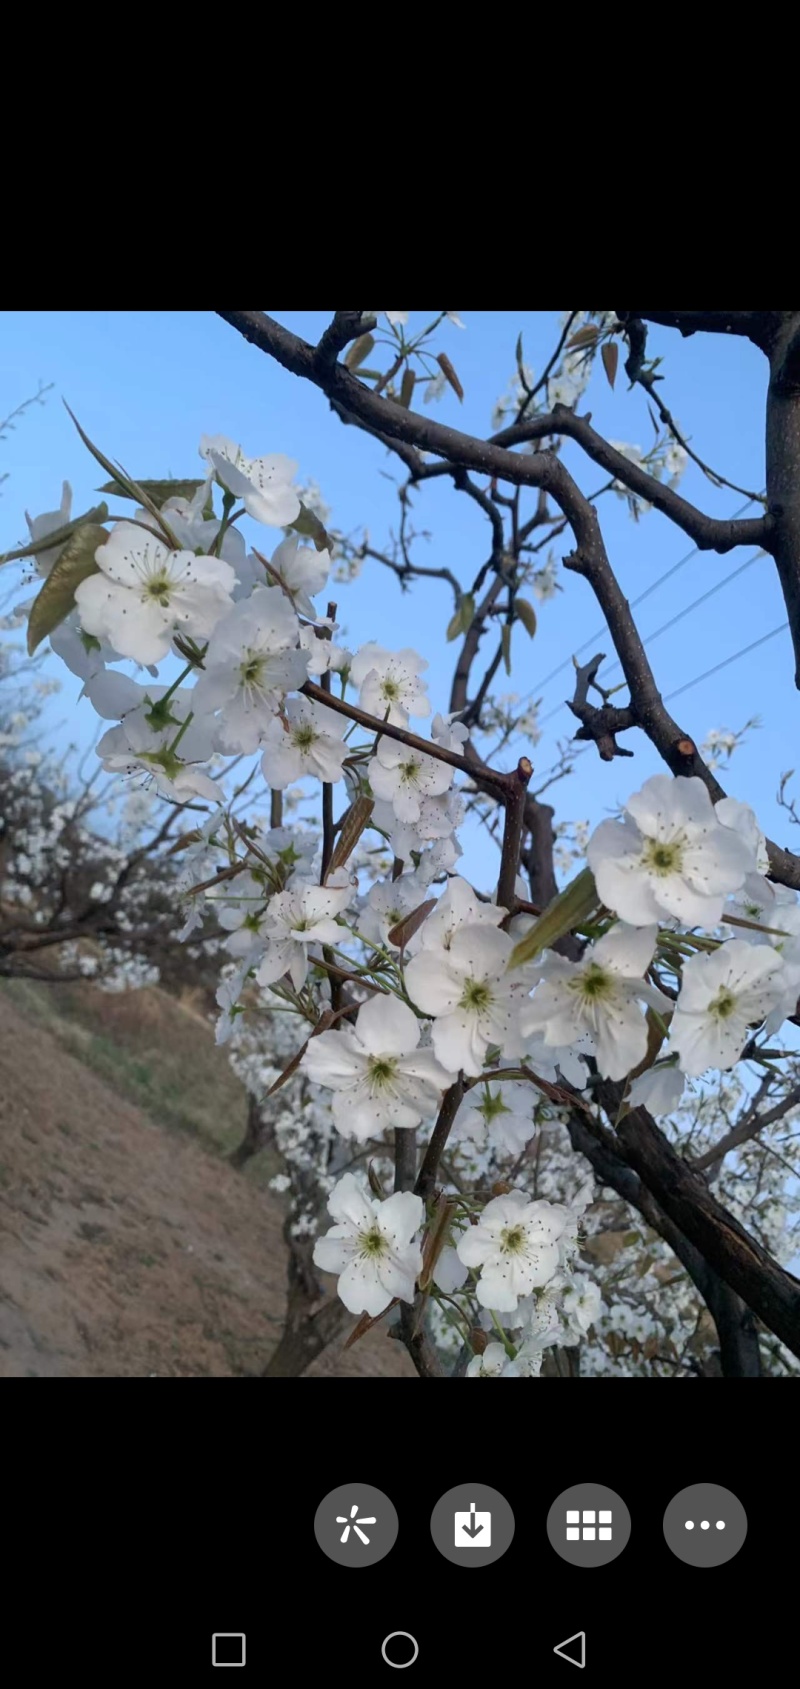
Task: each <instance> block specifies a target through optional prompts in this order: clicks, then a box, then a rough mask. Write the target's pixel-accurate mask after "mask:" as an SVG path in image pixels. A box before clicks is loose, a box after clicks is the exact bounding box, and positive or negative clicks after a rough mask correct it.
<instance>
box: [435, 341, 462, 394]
mask: <svg viewBox="0 0 800 1689" xmlns="http://www.w3.org/2000/svg"><path fill="white" fill-rule="evenodd" d="M436 362H437V364H438V365H439V368H440V370H441V372H442V375H443V376H444V378H445V381H447V382H448V383H449V385H450V386H451V387H452V389H453V392H454V393H455V394H456V397H457V398H459V399H463V397H464V389H463V387H462V385H461V382H460V381H459V379H458V376H457V375H456V372H455V370H454V368H453V366H452V364H451V362H450V359H449V358H448V356H447V353H446V352H438V353H437V355H436Z"/></svg>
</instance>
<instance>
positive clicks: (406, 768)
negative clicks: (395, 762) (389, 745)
mask: <svg viewBox="0 0 800 1689" xmlns="http://www.w3.org/2000/svg"><path fill="white" fill-rule="evenodd" d="M421 767H422V764H421V763H419V762H401V764H400V773H401V775H402V777H403V779H404V780H416V777H417V775H418V774H419V771H420V768H421Z"/></svg>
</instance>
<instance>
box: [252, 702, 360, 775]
mask: <svg viewBox="0 0 800 1689" xmlns="http://www.w3.org/2000/svg"><path fill="white" fill-rule="evenodd" d="M346 728H347V717H346V716H341V715H336V714H335V713H334V711H333V710H328V709H326V708H325V705H324V704H317V703H315V702H314V701H313V699H311V698H289V699H288V701H287V703H286V705H285V708H284V710H283V712H282V713H281V715H279V716H273V718H272V720H271V721H270V722H269V723H268V725H267V727H266V729H265V732H264V735H263V745H264V755H263V757H262V759H261V768H262V771H263V775H264V779H265V780H266V782H267V784H268V785H269V786H274V787H275V788H276V789H277V790H278V791H282V790H283V789H284V788H285V787H286V786H290V785H291V784H292V782H293V781H294V780H302V779H304V778H305V777H306V776H309V775H310V776H311V777H312V778H314V779H316V780H324V781H327V782H328V783H330V784H333V783H334V782H335V781H337V780H341V778H342V773H343V764H344V759H345V757H346V756H347V745H346V744H345V742H344V734H345V731H346Z"/></svg>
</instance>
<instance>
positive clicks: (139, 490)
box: [63, 399, 181, 551]
mask: <svg viewBox="0 0 800 1689" xmlns="http://www.w3.org/2000/svg"><path fill="white" fill-rule="evenodd" d="M63 404H64V409H65V411H66V413H67V415H68V416H69V417H70V418H71V419H72V421H73V422H74V424H75V427H76V428H77V430H78V433H79V434H80V437H81V439H82V441H83V443H84V445H85V447H86V450H87V452H91V454H92V457H93V458H94V460H95V462H96V463H99V465H100V467H101V469H105V470H107V471H108V473H109V475H110V476H111V477H112V479H113V481H114V484H115V486H116V487H117V488H118V489H119V490H120V492H121V491H122V489H123V488H126V489H127V495H128V498H133V499H136V501H137V503H139V504H142V505H144V508H145V510H149V512H150V515H151V516H154V517H155V520H156V527H157V528H160V529H161V531H162V533H163V535H164V538H165V539H166V542H167V544H168V545H169V546H170V547H171V549H172V550H173V551H180V549H181V548H180V546H179V545H178V542H177V540H176V538H175V535H174V534H173V532H172V529H171V528H170V527H169V526H168V524H167V521H166V518H165V517H163V516H161V515H160V514H159V510H158V506H157V505H155V504H154V503H153V500H152V499H151V497H150V494H149V493H146V492H145V490H144V487H140V486H139V484H138V482H137V481H132V480H131V478H130V475H128V474H127V473H126V471H125V470H124V469H122V468H121V467H120V465H119V464H113V463H112V462H111V459H110V458H108V457H106V455H105V452H101V450H100V447H99V446H95V445H94V443H93V442H92V441H91V440H90V439H89V436H88V434H87V433H86V432H85V430H84V429H83V428H81V425H80V423H79V421H78V418H77V417H76V415H75V413H74V411H71V410H70V408H69V405H68V404H67V401H66V399H64V401H63Z"/></svg>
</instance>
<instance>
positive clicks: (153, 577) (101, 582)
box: [75, 522, 236, 663]
mask: <svg viewBox="0 0 800 1689" xmlns="http://www.w3.org/2000/svg"><path fill="white" fill-rule="evenodd" d="M95 557H96V561H97V564H98V569H99V573H98V574H96V575H89V576H88V577H87V579H86V580H84V581H81V582H80V583H79V585H78V586H77V587H76V589H75V603H76V605H77V607H78V613H79V615H80V619H81V626H82V628H83V629H84V630H85V632H86V633H91V634H94V635H95V637H96V638H98V639H107V640H108V641H109V644H110V645H112V646H113V648H114V650H115V651H116V652H118V653H119V655H120V657H132V658H133V659H134V661H135V662H137V663H157V662H159V661H160V659H161V658H162V657H165V656H166V654H167V652H168V650H169V648H170V645H171V643H172V639H173V636H174V634H175V633H176V632H181V633H187V634H191V635H192V636H193V637H195V638H201V639H206V638H208V635H209V634H210V633H211V632H212V630H213V628H214V627H215V625H216V623H217V622H218V621H219V619H220V617H221V616H224V614H225V612H226V611H227V610H229V609H230V603H231V601H230V594H231V592H232V591H233V587H234V584H235V580H236V577H235V575H234V573H233V570H232V568H231V567H230V564H228V563H224V562H223V561H222V560H221V559H219V558H216V557H196V556H195V554H194V552H192V551H169V550H168V548H167V547H166V546H165V545H163V544H162V542H161V540H158V539H156V538H155V537H154V536H153V535H152V534H148V533H145V531H144V529H143V528H138V527H136V526H134V524H133V523H132V522H119V523H117V526H116V527H115V528H114V529H113V530H112V532H111V533H110V535H109V537H108V540H107V541H106V543H105V545H101V546H98V548H97V551H96V553H95Z"/></svg>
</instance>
